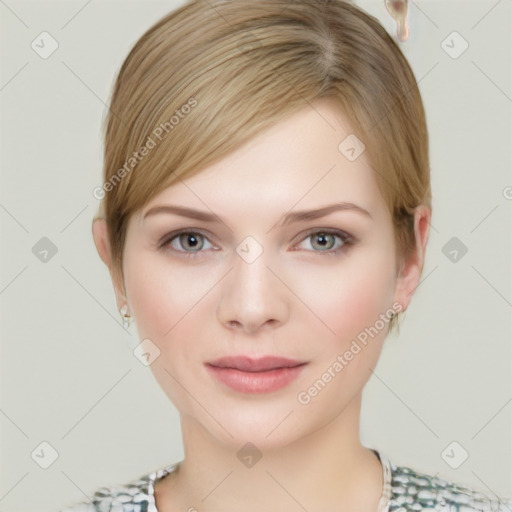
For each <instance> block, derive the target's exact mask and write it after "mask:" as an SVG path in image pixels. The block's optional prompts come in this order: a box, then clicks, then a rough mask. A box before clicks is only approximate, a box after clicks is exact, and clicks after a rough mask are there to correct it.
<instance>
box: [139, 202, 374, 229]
mask: <svg viewBox="0 0 512 512" xmlns="http://www.w3.org/2000/svg"><path fill="white" fill-rule="evenodd" d="M336 211H353V212H357V213H361V214H363V215H364V216H366V217H369V218H372V216H371V214H370V212H369V211H368V210H365V209H364V208H362V207H361V206H358V205H357V204H354V203H347V202H341V203H336V204H331V205H327V206H323V207H322V208H317V209H315V210H300V211H293V212H289V213H287V214H286V215H284V216H283V217H282V219H281V220H280V222H279V223H278V224H277V225H282V226H287V225H289V224H293V223H296V222H301V221H307V220H314V219H319V218H321V217H325V216H326V215H329V214H330V213H333V212H336ZM163 213H165V214H174V215H180V216H181V217H189V218H191V219H196V220H201V221H204V222H222V223H223V224H225V222H224V221H223V220H222V219H221V218H220V217H219V216H218V215H215V214H214V213H208V212H205V211H201V210H194V209H193V208H187V207H185V206H174V205H161V206H154V207H153V208H150V209H149V210H148V211H147V212H146V213H145V214H144V216H143V219H146V218H147V217H149V216H151V215H158V214H163Z"/></svg>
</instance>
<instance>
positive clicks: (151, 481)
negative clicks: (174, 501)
mask: <svg viewBox="0 0 512 512" xmlns="http://www.w3.org/2000/svg"><path fill="white" fill-rule="evenodd" d="M371 450H372V451H373V452H374V453H375V455H377V457H378V458H379V460H380V462H381V464H382V480H383V482H384V485H383V486H382V493H381V497H380V500H379V504H378V506H377V512H388V511H389V500H390V498H391V465H390V462H389V459H388V457H387V456H386V455H385V454H383V453H382V452H381V451H378V450H375V449H373V448H372V449H371ZM178 465H179V462H176V463H175V464H172V465H171V466H166V467H165V468H161V469H158V470H157V471H154V472H153V473H151V474H149V475H148V477H147V478H148V483H147V496H144V498H145V499H146V500H147V512H158V509H157V508H156V503H155V483H156V482H157V481H158V480H160V479H162V478H164V477H165V476H167V475H168V474H169V473H172V472H173V471H175V470H176V468H177V467H178ZM141 498H142V497H141Z"/></svg>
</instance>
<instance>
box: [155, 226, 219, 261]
mask: <svg viewBox="0 0 512 512" xmlns="http://www.w3.org/2000/svg"><path fill="white" fill-rule="evenodd" d="M208 244H210V245H209V246H208ZM159 247H161V248H166V249H167V248H171V249H172V250H174V251H176V252H180V253H184V255H185V256H195V253H200V252H204V251H202V249H211V248H214V246H213V245H212V244H211V243H210V242H209V241H208V239H207V238H206V236H204V235H202V234H201V233H198V232H196V231H181V232H180V233H171V234H170V235H167V236H165V237H164V239H163V240H162V241H161V242H160V243H159Z"/></svg>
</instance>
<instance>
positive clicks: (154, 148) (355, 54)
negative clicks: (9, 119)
mask: <svg viewBox="0 0 512 512" xmlns="http://www.w3.org/2000/svg"><path fill="white" fill-rule="evenodd" d="M321 98H332V99H334V100H335V101H336V105H337V106H339V110H340V112H341V113H342V114H343V115H344V116H345V118H346V119H347V121H348V122H349V125H350V127H351V129H352V131H353V133H354V134H356V136H357V137H358V138H359V139H360V140H362V141H363V142H364V144H365V146H366V149H365V152H366V154H367V158H368V159H369V160H368V161H369V162H370V164H371V168H372V170H373V172H374V176H375V178H376V182H377V185H378V187H379V190H380V192H381V194H382V196H383V198H384V200H385V202H386V204H387V206H388V208H389V212H390V214H391V218H392V222H393V228H394V238H395V248H396V256H397V262H398V265H399V266H401V265H402V264H403V262H404V261H405V260H406V259H407V258H408V257H409V256H410V255H411V254H412V253H413V251H414V250H415V235H414V211H415V208H416V207H417V206H419V205H427V206H429V207H430V208H431V190H430V168H429V156H428V133H427V127H426V120H425V112H424V108H423V104H422V100H421V96H420V92H419V89H418V86H417V83H416V80H415V77H414V74H413V71H412V69H411V67H410V66H409V64H408V62H407V60H406V58H405V56H404V55H403V53H402V51H401V50H400V48H399V46H398V44H397V43H396V42H395V41H394V39H393V38H392V37H391V36H390V35H389V34H388V33H387V32H386V30H385V29H384V28H383V26H382V25H381V24H380V22H379V21H378V20H377V19H376V18H375V17H373V16H371V15H369V14H368V13H366V12H365V11H363V10H362V9H360V8H359V7H357V6H355V5H353V4H352V3H350V2H349V1H348V0H301V1H296V2H290V1H289V0H250V1H247V2H244V1H242V0H209V1H208V2H206V1H203V0H190V1H188V2H187V3H185V4H184V5H182V6H181V7H179V8H178V9H176V10H174V11H172V12H170V13H169V14H168V15H166V16H165V17H163V18H162V19H161V20H160V21H158V22H157V23H156V24H154V25H153V26H152V27H151V28H150V29H149V30H147V32H146V33H144V34H143V35H142V37H141V38H140V39H139V40H138V41H137V42H136V44H135V46H134V47H133V49H132V50H131V51H130V53H129V55H128V57H127V58H126V60H125V61H124V63H123V64H122V66H121V69H120V71H119V74H118V76H117V79H116V81H115V84H114V88H113V91H112V95H111V99H110V107H109V111H108V112H107V113H106V118H105V125H106V127H104V131H105V146H104V169H103V178H104V183H103V187H102V192H101V198H102V201H101V204H100V209H99V212H98V214H97V216H96V217H95V219H96V218H104V219H105V220H106V223H107V230H108V238H109V242H110V251H111V271H112V272H113V274H114V277H115V278H116V279H117V282H118V283H119V285H120V286H121V289H122V291H123V292H124V293H125V288H124V277H123V248H124V241H125V236H126V228H127V225H128V220H129V218H130V216H131V215H132V214H133V213H134V212H136V211H138V210H139V209H141V208H143V207H144V206H145V205H146V204H147V203H148V202H149V201H150V200H151V199H152V198H153V197H154V196H156V195H157V194H158V193H159V192H161V191H163V190H164V189H166V188H167V187H169V186H170V185H172V184H173V183H175V182H177V181H178V180H180V179H183V178H186V177H190V176H192V175H193V174H196V173H198V172H200V171H201V170H203V169H205V168H206V167H207V166H208V165H211V164H212V163H214V162H215V161H217V160H219V159H221V158H223V157H225V156H227V155H228V154H229V153H231V152H233V151H234V150H236V149H237V148H239V147H240V146H241V145H242V144H244V143H245V142H247V141H248V140H249V139H251V138H253V137H255V136H256V135H257V134H259V133H260V132H262V131H263V130H264V129H266V128H269V127H270V126H272V125H274V124H275V123H277V122H279V121H280V120H282V119H283V118H284V117H285V116H287V115H289V114H291V113H294V112H295V111H297V110H300V109H303V108H305V107H307V106H308V105H311V104H312V102H314V101H315V100H318V99H321ZM340 142H341V140H340ZM396 320H397V316H396V315H395V317H393V318H392V319H391V320H390V326H389V331H390V330H391V329H392V328H393V326H394V324H395V323H396ZM389 331H388V332H389Z"/></svg>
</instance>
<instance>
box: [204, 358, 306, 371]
mask: <svg viewBox="0 0 512 512" xmlns="http://www.w3.org/2000/svg"><path fill="white" fill-rule="evenodd" d="M305 362H306V361H298V360H296V359H288V358H286V357H276V356H264V357H260V358H257V359H255V358H251V357H248V356H228V357H221V358H219V359H216V360H215V361H211V362H209V363H207V364H209V365H211V366H217V367H218V368H234V369H235V370H241V371H243V372H262V371H268V370H275V369H276V368H293V367H294V366H299V365H301V364H304V363H305Z"/></svg>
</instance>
